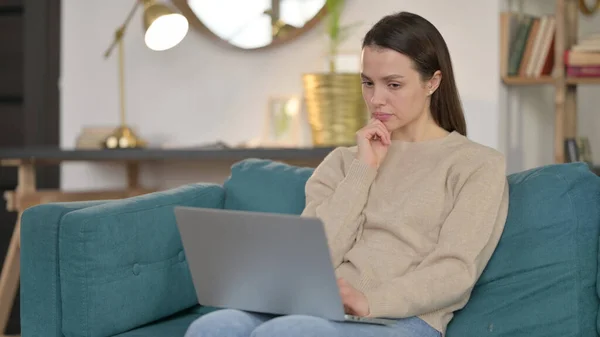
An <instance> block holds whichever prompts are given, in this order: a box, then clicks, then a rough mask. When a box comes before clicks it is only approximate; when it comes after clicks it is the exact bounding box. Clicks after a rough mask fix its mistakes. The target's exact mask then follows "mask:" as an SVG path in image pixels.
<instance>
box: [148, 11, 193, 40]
mask: <svg viewBox="0 0 600 337" xmlns="http://www.w3.org/2000/svg"><path fill="white" fill-rule="evenodd" d="M188 28H189V24H188V21H187V19H186V18H185V16H183V15H181V14H179V13H175V12H173V11H172V10H171V9H170V8H169V7H167V6H165V5H163V4H157V3H153V2H151V3H150V4H149V5H147V6H146V7H145V9H144V29H145V31H146V34H145V36H144V42H146V46H148V48H150V49H152V50H156V51H161V50H167V49H170V48H173V47H175V46H176V45H177V44H179V42H181V41H182V40H183V38H184V37H185V35H186V34H187V32H188Z"/></svg>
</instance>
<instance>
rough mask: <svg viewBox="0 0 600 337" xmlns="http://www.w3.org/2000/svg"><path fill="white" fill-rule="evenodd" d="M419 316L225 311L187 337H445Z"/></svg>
mask: <svg viewBox="0 0 600 337" xmlns="http://www.w3.org/2000/svg"><path fill="white" fill-rule="evenodd" d="M441 335H442V334H441V333H440V332H439V331H437V330H435V329H434V328H432V327H431V326H429V325H428V324H427V323H425V322H424V321H423V320H421V319H420V318H418V317H411V318H404V319H399V320H398V323H396V325H394V326H382V325H374V324H363V323H347V322H332V321H329V320H325V319H322V318H318V317H312V316H300V315H291V316H271V315H263V314H254V313H248V312H245V311H240V310H232V309H222V310H218V311H213V312H211V313H209V314H206V315H204V316H201V317H200V318H198V319H197V320H196V321H194V322H193V323H192V324H191V325H190V327H189V328H188V330H187V332H186V334H185V337H313V336H315V337H316V336H319V337H321V336H327V337H359V336H360V337H369V336H373V337H375V336H377V337H441Z"/></svg>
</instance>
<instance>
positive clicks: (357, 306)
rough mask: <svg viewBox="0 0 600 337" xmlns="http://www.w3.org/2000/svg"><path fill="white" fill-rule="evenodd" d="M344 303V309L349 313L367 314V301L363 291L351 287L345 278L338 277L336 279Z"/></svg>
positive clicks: (356, 314) (355, 314)
mask: <svg viewBox="0 0 600 337" xmlns="http://www.w3.org/2000/svg"><path fill="white" fill-rule="evenodd" d="M337 284H338V288H340V295H341V296H342V303H343V304H344V311H345V312H346V313H347V314H349V315H354V316H368V315H369V302H368V301H367V298H366V297H365V295H364V294H363V293H361V292H360V291H358V290H356V289H355V288H354V287H352V286H351V285H350V284H349V283H348V282H346V280H344V279H343V278H339V279H338V281H337Z"/></svg>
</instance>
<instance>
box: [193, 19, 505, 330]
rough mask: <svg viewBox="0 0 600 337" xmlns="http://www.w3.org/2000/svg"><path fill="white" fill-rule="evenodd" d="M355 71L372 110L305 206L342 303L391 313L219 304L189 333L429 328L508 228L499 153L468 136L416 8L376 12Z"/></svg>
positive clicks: (442, 320)
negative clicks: (322, 235)
mask: <svg viewBox="0 0 600 337" xmlns="http://www.w3.org/2000/svg"><path fill="white" fill-rule="evenodd" d="M361 75H362V82H363V96H364V100H365V102H366V104H367V106H368V108H369V112H370V114H371V116H372V119H371V120H370V122H369V123H368V124H367V125H366V126H365V127H363V128H362V129H361V130H360V131H358V132H357V146H355V147H350V148H346V147H340V148H337V149H336V150H334V151H332V152H331V154H330V155H328V156H327V158H326V159H325V160H324V161H323V162H322V163H321V165H319V167H317V169H316V170H315V172H314V174H313V176H312V177H311V178H310V179H309V181H308V182H307V184H306V208H305V210H304V212H303V216H312V217H319V218H320V219H322V220H323V222H324V224H325V230H326V234H327V238H328V243H329V246H330V250H331V255H332V260H333V264H334V267H335V271H336V275H337V276H338V278H339V279H338V284H339V288H340V294H341V296H342V299H343V302H344V306H345V309H346V312H347V313H350V314H354V315H359V316H368V317H385V318H393V319H395V320H396V321H397V322H396V324H395V325H394V326H391V327H390V326H378V325H367V324H356V323H338V322H331V321H327V320H325V319H321V318H317V317H308V316H283V317H272V316H267V315H258V314H252V313H246V312H242V311H237V310H220V311H216V312H213V313H210V314H208V315H205V316H203V317H201V318H199V319H198V320H197V321H196V322H194V323H193V324H192V325H191V326H190V328H189V330H188V333H187V335H186V336H187V337H195V336H198V337H200V336H201V337H213V336H215V337H216V336H231V337H246V336H253V337H276V336H286V337H296V336H298V337H300V336H302V337H310V336H340V337H354V336H381V337H385V336H389V337H392V336H396V337H436V336H442V335H443V334H444V333H445V331H446V328H447V325H448V323H449V322H450V320H451V319H452V317H453V312H454V311H456V310H458V309H460V308H462V307H463V306H464V305H465V304H466V303H467V301H468V299H469V296H470V293H471V290H472V289H473V286H474V285H475V282H476V281H477V279H478V278H479V276H480V275H481V273H482V271H483V269H484V267H485V266H486V264H487V262H488V261H489V259H490V257H491V256H492V253H493V251H494V249H495V247H496V245H497V243H498V240H499V239H500V236H501V233H502V231H503V228H504V223H505V220H506V216H507V210H508V184H507V180H506V173H505V162H504V158H503V156H502V155H501V154H500V153H499V152H497V151H495V150H493V149H491V148H488V147H485V146H483V145H480V144H477V143H475V142H472V141H470V140H468V139H467V138H466V125H465V118H464V116H463V110H462V107H461V103H460V99H459V95H458V92H457V88H456V84H455V80H454V74H453V70H452V64H451V60H450V55H449V52H448V48H447V47H446V43H445V42H444V39H443V38H442V36H441V34H440V33H439V32H438V31H437V29H436V28H435V27H434V26H433V25H432V24H431V23H429V22H428V21H427V20H425V19H424V18H422V17H420V16H418V15H415V14H411V13H406V12H402V13H398V14H395V15H390V16H387V17H384V18H383V19H382V20H380V21H379V22H378V23H377V24H375V25H374V26H373V27H372V29H371V30H370V31H369V32H368V33H367V34H366V36H365V38H364V42H363V48H362V74H361Z"/></svg>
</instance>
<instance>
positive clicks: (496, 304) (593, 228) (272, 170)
mask: <svg viewBox="0 0 600 337" xmlns="http://www.w3.org/2000/svg"><path fill="white" fill-rule="evenodd" d="M310 174H312V169H309V168H298V167H294V166H290V165H286V164H282V163H276V162H272V161H268V160H255V159H253V160H246V161H242V162H240V163H237V164H236V165H234V166H233V169H232V176H231V177H230V179H229V180H228V181H227V182H226V183H225V191H226V192H225V194H226V197H225V208H230V209H238V210H254V211H267V212H280V213H290V214H300V213H301V212H302V209H303V208H304V185H305V183H306V180H307V179H308V178H309V177H310ZM508 181H509V184H510V205H509V214H508V219H507V222H506V225H505V230H504V233H503V235H502V237H501V239H500V242H499V244H498V247H497V249H496V251H495V253H494V255H493V257H492V259H491V260H490V263H489V264H488V266H487V268H486V269H485V270H484V272H483V274H482V276H481V277H480V279H479V281H478V282H477V284H476V286H475V288H474V290H473V292H472V297H471V299H470V301H469V303H468V304H467V305H466V307H465V308H464V309H463V310H461V311H458V312H457V314H456V315H455V317H454V319H453V321H452V322H451V323H450V325H449V327H448V332H447V337H454V336H456V337H480V336H495V337H498V336H507V337H508V336H510V337H520V336H528V337H532V336H533V337H535V336H557V337H558V336H561V337H566V336H573V337H575V336H577V337H583V336H590V337H591V336H597V335H596V321H597V319H598V318H597V315H598V306H599V300H598V295H597V289H596V278H597V277H600V276H599V275H598V236H599V234H600V177H597V176H596V175H595V174H593V173H592V172H591V171H590V170H589V168H588V167H587V165H585V164H583V163H573V164H561V165H548V166H544V167H540V168H536V169H532V170H527V171H524V172H520V173H516V174H512V175H510V176H508ZM598 291H600V289H599V290H598ZM598 323H599V324H600V321H598Z"/></svg>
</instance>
